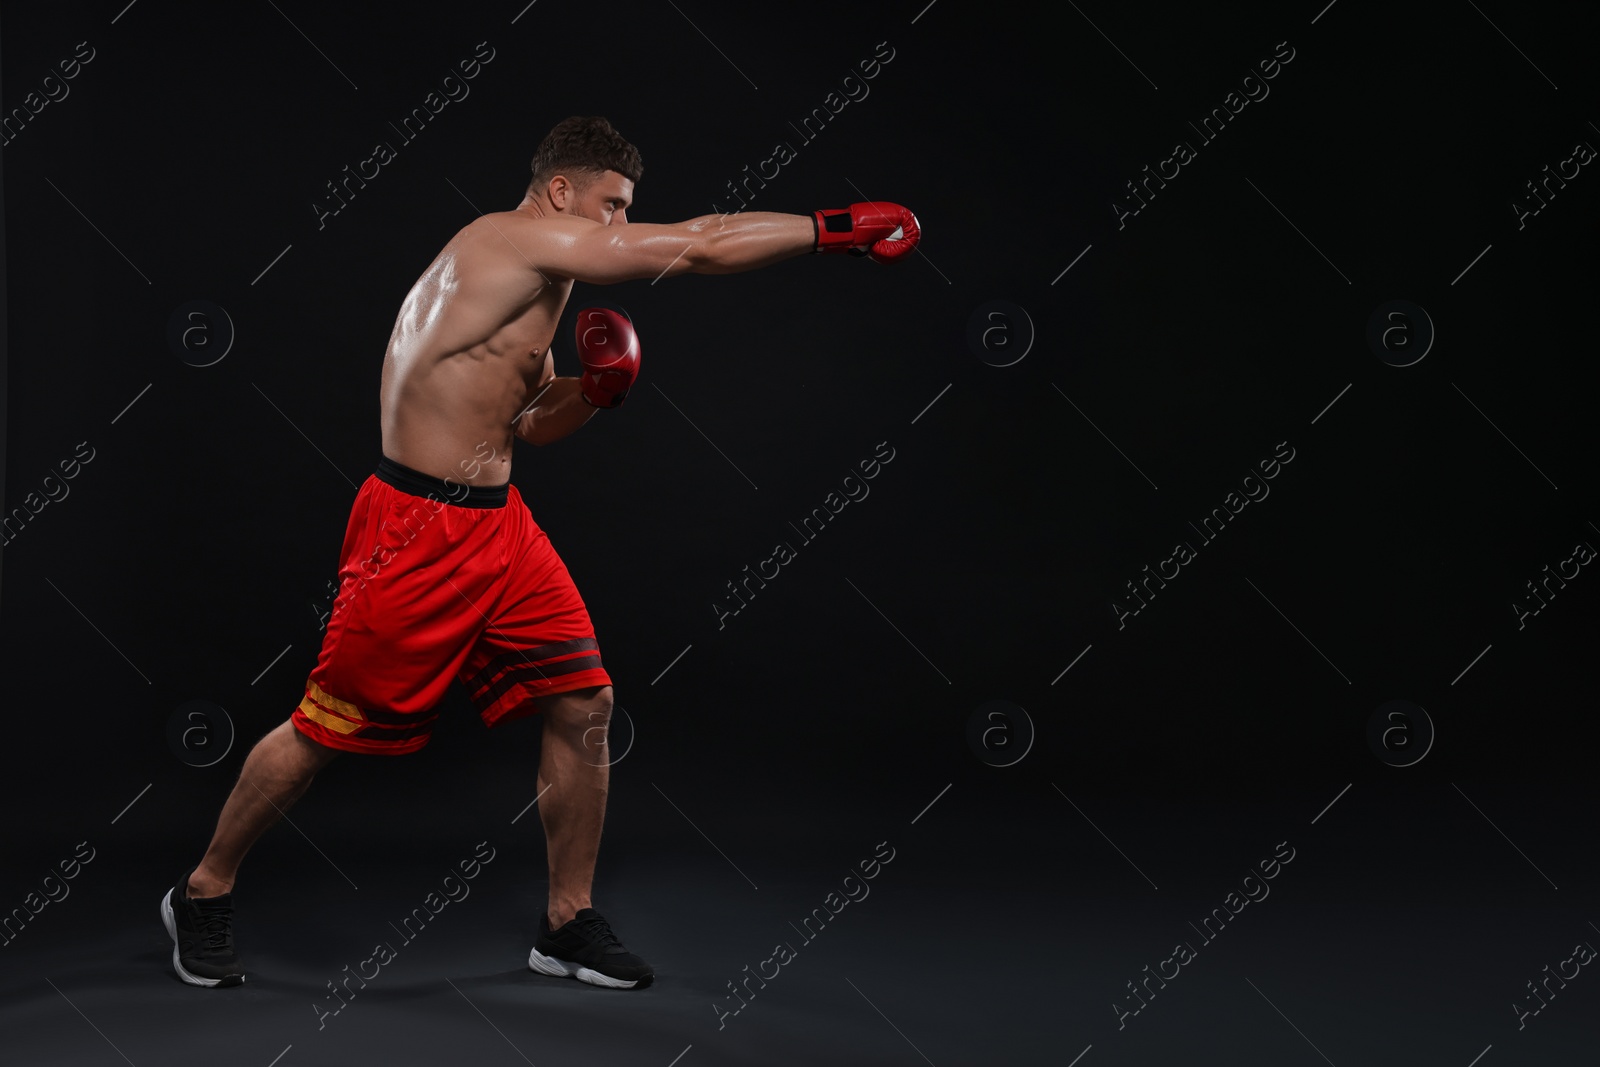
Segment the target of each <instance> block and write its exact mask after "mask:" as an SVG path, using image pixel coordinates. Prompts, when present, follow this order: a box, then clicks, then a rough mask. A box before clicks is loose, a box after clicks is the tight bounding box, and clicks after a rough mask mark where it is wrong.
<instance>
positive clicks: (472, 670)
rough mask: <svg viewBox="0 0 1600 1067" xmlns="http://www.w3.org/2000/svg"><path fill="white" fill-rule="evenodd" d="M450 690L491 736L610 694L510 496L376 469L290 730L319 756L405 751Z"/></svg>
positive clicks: (353, 519)
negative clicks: (585, 692)
mask: <svg viewBox="0 0 1600 1067" xmlns="http://www.w3.org/2000/svg"><path fill="white" fill-rule="evenodd" d="M452 678H455V679H459V680H460V681H461V682H462V684H464V685H465V686H466V688H467V691H468V693H469V695H470V696H471V698H472V702H473V704H474V706H476V708H477V710H478V714H479V715H480V716H481V717H482V719H483V721H484V723H485V724H486V725H488V726H495V725H497V724H499V723H502V722H507V721H509V720H512V719H519V718H522V717H523V716H525V715H531V714H533V713H534V712H535V711H537V710H538V708H537V707H536V706H535V704H534V703H533V701H534V699H535V698H537V697H541V696H547V695H549V694H551V693H561V692H565V691H567V690H569V689H582V688H587V687H589V686H601V685H610V684H611V676H610V675H608V674H607V673H606V671H605V668H604V667H602V666H601V664H600V646H599V644H598V643H597V642H596V641H595V636H594V625H593V624H592V623H591V622H590V621H589V611H588V609H587V608H586V607H585V606H584V603H583V599H582V598H581V597H580V596H579V595H578V590H577V587H576V586H574V585H573V584H572V577H571V575H569V574H568V573H567V568H566V565H565V564H563V563H562V562H561V558H560V557H559V556H557V555H556V552H555V549H554V548H553V547H551V545H550V539H549V538H548V537H547V536H545V532H544V531H543V530H541V529H540V528H539V526H538V524H537V523H535V522H534V521H533V516H532V515H531V514H529V512H528V508H527V505H525V504H524V503H523V502H522V495H521V494H520V493H518V492H517V487H516V486H514V485H509V484H508V485H504V486H495V487H481V486H466V485H462V484H459V483H455V482H447V481H444V480H443V479H439V478H434V477H432V476H430V475H427V474H423V473H421V472H419V471H414V470H412V469H411V468H409V467H403V466H401V465H400V464H398V463H395V462H393V461H392V460H389V459H388V458H384V459H382V460H381V461H380V462H379V463H378V470H377V473H376V474H373V475H372V476H370V477H369V478H367V480H366V482H365V483H364V484H363V485H362V486H361V489H360V491H359V492H358V493H357V494H356V500H355V505H354V506H353V507H352V508H351V510H350V522H349V525H348V526H347V527H346V528H345V535H344V546H343V548H342V549H341V551H340V554H339V592H338V595H337V596H336V597H335V598H334V602H333V612H332V614H331V615H330V616H329V619H328V630H327V633H326V634H325V635H324V636H323V640H322V653H321V655H320V656H319V657H318V659H317V665H316V667H315V668H314V669H313V670H312V672H311V676H310V678H309V679H307V681H306V695H305V699H304V700H302V701H301V702H300V706H299V707H297V708H295V710H294V713H293V714H292V715H291V716H290V721H291V722H293V723H294V725H295V727H296V728H297V729H299V730H300V732H301V733H303V734H305V735H306V736H307V737H309V738H311V739H312V740H314V741H317V742H319V743H320V744H323V745H327V746H328V747H329V748H337V749H342V750H344V751H346V752H368V753H380V754H384V755H402V754H404V753H407V752H415V751H416V750H417V749H419V748H421V747H422V746H423V745H425V744H427V743H428V737H429V735H430V732H431V731H432V728H433V721H434V719H436V718H437V717H438V716H437V714H436V713H435V712H434V710H433V708H434V705H436V704H437V703H438V702H439V700H440V698H441V697H443V696H444V692H445V690H446V689H447V688H448V687H449V685H450V681H451V679H452Z"/></svg>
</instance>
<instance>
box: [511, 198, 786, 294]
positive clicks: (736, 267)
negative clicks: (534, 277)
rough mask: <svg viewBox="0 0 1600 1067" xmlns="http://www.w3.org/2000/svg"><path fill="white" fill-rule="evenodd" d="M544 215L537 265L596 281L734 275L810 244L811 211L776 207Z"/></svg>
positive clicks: (562, 273)
mask: <svg viewBox="0 0 1600 1067" xmlns="http://www.w3.org/2000/svg"><path fill="white" fill-rule="evenodd" d="M546 221H548V222H554V223H555V225H553V226H549V227H548V229H547V230H546V233H547V234H548V237H547V239H545V240H544V241H542V242H541V245H542V247H541V248H540V249H539V250H538V251H539V256H538V258H539V259H540V260H542V261H543V262H542V264H541V265H542V266H544V267H545V268H546V269H548V270H549V271H551V272H552V273H555V274H560V275H562V276H564V277H568V278H574V279H576V280H578V281H580V282H589V283H592V284H596V285H608V284H611V283H613V282H622V281H632V280H636V279H642V278H650V279H659V278H663V277H675V276H677V275H679V274H736V273H738V272H740V271H747V270H755V269H757V268H759V267H766V266H770V265H771V264H773V263H777V262H780V261H782V260H785V259H792V258H793V257H795V256H800V255H804V254H806V253H807V252H810V251H812V250H813V248H814V247H815V245H816V230H815V224H814V223H813V221H812V219H811V216H809V215H789V214H784V213H782V212H777V211H746V212H741V213H740V214H737V215H702V216H700V217H699V218H694V219H689V220H687V221H685V222H676V223H651V222H630V223H624V224H622V225H618V226H602V225H600V224H599V223H596V222H592V221H590V220H588V219H562V220H546Z"/></svg>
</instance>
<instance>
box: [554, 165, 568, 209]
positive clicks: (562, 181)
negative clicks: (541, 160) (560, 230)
mask: <svg viewBox="0 0 1600 1067" xmlns="http://www.w3.org/2000/svg"><path fill="white" fill-rule="evenodd" d="M549 192H550V203H551V204H552V205H554V207H555V209H556V210H557V211H565V210H566V207H567V202H568V201H569V200H570V199H571V197H572V183H571V182H569V181H567V179H566V176H565V175H563V174H557V175H556V176H555V177H554V178H551V179H550V187H549Z"/></svg>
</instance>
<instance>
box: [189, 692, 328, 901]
mask: <svg viewBox="0 0 1600 1067" xmlns="http://www.w3.org/2000/svg"><path fill="white" fill-rule="evenodd" d="M338 754H339V750H338V749H333V748H328V747H327V746H325V745H319V744H318V743H317V742H315V741H313V740H311V739H310V738H309V737H307V736H306V735H305V734H303V733H301V732H300V731H299V730H296V729H295V728H294V724H293V723H291V722H289V721H288V720H287V719H285V720H284V721H283V723H281V724H280V725H279V726H278V727H277V728H275V729H274V730H273V731H272V732H271V733H269V734H267V735H266V736H265V737H263V738H262V739H261V740H260V741H257V742H256V746H255V748H253V749H251V750H250V755H249V757H248V758H247V759H246V760H245V761H244V767H243V769H241V770H240V772H239V781H238V782H237V783H236V784H235V785H234V787H233V792H232V793H231V794H230V795H229V796H228V801H227V803H226V804H224V805H223V806H222V814H221V815H220V816H218V818H217V831H216V833H215V834H214V835H213V836H212V838H211V846H210V847H209V848H207V849H206V854H205V858H204V859H202V860H201V861H200V866H198V867H196V868H195V870H194V873H193V874H191V875H190V876H189V895H190V896H192V897H215V896H221V895H222V894H223V893H231V892H233V881H234V879H235V878H237V877H238V875H239V864H240V863H241V862H242V861H243V860H244V856H245V853H246V852H249V851H250V846H251V845H253V844H255V843H256V839H257V838H259V837H260V836H261V835H262V834H263V833H265V832H266V830H267V828H268V827H270V826H271V825H272V824H273V823H275V822H277V821H278V819H279V818H280V817H281V815H282V813H283V812H285V811H288V810H289V808H290V806H291V805H293V804H294V802H295V801H296V800H298V799H300V794H302V793H304V792H305V791H306V787H307V786H309V785H310V784H311V779H312V778H313V777H315V776H316V773H317V772H318V771H319V770H321V769H322V768H323V767H326V766H327V765H328V764H329V763H330V762H331V761H332V760H333V757H334V756H337V755H338Z"/></svg>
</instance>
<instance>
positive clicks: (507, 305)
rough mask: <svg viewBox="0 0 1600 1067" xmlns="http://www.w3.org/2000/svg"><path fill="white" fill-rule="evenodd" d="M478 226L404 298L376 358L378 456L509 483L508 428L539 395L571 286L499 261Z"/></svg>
mask: <svg viewBox="0 0 1600 1067" xmlns="http://www.w3.org/2000/svg"><path fill="white" fill-rule="evenodd" d="M484 222H485V220H484V219H479V220H478V221H477V222H474V223H473V224H471V225H469V226H468V227H467V228H466V229H464V230H462V232H461V233H459V234H457V235H456V237H455V238H453V239H452V240H451V241H450V243H449V244H447V245H446V246H445V247H444V250H443V251H441V252H440V253H439V256H438V258H437V259H435V260H434V262H433V263H432V264H431V265H430V266H429V267H428V269H427V270H426V271H425V272H424V273H423V275H422V277H421V278H419V279H418V280H417V283H416V284H415V285H414V286H412V288H411V292H410V293H408V294H407V295H406V299H405V302H404V303H403V304H402V305H401V307H400V314H399V316H398V317H397V318H396V320H395V326H394V331H393V333H392V334H391V335H390V338H389V347H388V351H387V352H386V353H385V355H384V360H383V379H382V385H381V387H380V394H379V404H380V408H381V414H382V427H383V454H384V455H385V456H387V457H388V458H389V459H391V460H393V461H394V462H396V463H399V464H402V465H403V466H406V467H410V468H412V469H413V470H417V471H421V472H422V473H424V474H429V475H432V476H433V477H435V478H443V479H447V480H449V481H451V482H455V483H459V484H466V485H476V486H498V485H504V484H505V483H506V482H508V481H509V480H510V479H511V446H512V442H513V440H514V436H515V435H514V424H515V422H516V419H517V416H518V415H519V414H521V413H522V411H523V410H524V409H526V407H527V406H528V404H529V403H530V402H531V401H532V399H533V397H534V396H535V395H536V393H537V387H538V382H539V378H540V375H541V372H542V371H543V369H544V364H545V355H546V353H547V352H548V350H549V345H550V339H551V337H552V336H553V335H554V333H555V328H556V324H557V322H558V321H559V320H560V317H561V308H562V306H563V305H564V304H565V303H566V298H567V294H568V293H569V292H570V291H571V288H572V283H571V281H568V280H561V281H558V282H556V283H555V284H545V281H544V279H543V278H542V277H541V276H540V275H539V274H537V273H535V272H533V271H531V270H530V269H529V268H528V267H527V265H526V263H525V262H524V261H522V260H520V259H516V260H514V261H512V262H507V259H506V255H505V252H507V251H510V252H512V253H514V252H515V250H514V249H510V248H509V246H505V244H504V240H503V238H500V237H499V236H498V235H496V234H493V233H490V234H488V236H489V237H491V238H494V239H495V240H498V241H500V242H501V245H502V248H500V249H497V248H496V247H494V245H493V244H492V243H491V242H489V241H486V240H485V239H484V235H483V233H482V232H481V230H480V227H482V226H483V223H484Z"/></svg>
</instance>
